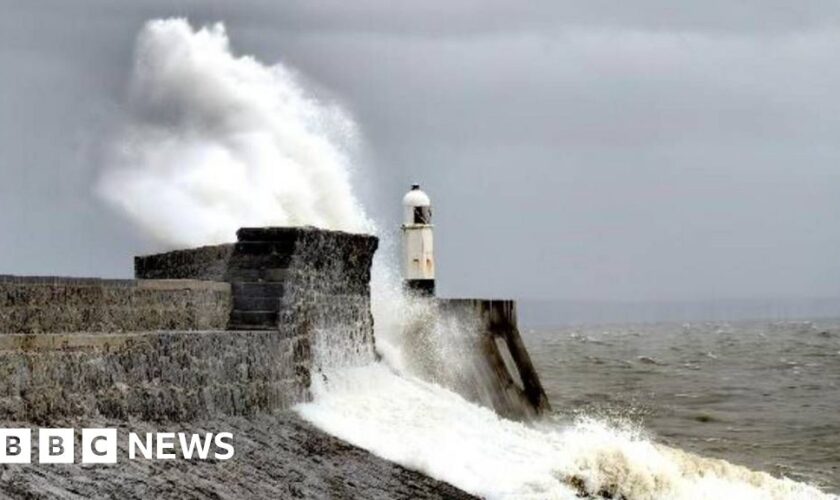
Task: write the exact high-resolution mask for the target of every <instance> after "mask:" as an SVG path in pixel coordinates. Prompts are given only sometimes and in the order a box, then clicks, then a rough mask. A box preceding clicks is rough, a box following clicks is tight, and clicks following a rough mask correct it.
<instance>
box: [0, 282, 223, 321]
mask: <svg viewBox="0 0 840 500" xmlns="http://www.w3.org/2000/svg"><path fill="white" fill-rule="evenodd" d="M231 307H232V300H231V293H230V285H229V284H227V283H213V282H207V281H195V280H163V281H160V280H155V281H147V280H106V279H98V278H61V277H41V276H0V334H2V333H57V332H108V333H119V332H136V331H150V330H223V329H225V327H226V326H227V323H228V317H229V315H230V310H231Z"/></svg>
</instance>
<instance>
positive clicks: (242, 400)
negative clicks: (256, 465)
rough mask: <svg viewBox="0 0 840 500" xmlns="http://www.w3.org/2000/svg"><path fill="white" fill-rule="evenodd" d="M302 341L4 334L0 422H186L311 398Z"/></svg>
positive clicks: (259, 334) (271, 336) (246, 335)
mask: <svg viewBox="0 0 840 500" xmlns="http://www.w3.org/2000/svg"><path fill="white" fill-rule="evenodd" d="M309 364H310V358H309V353H308V346H307V345H306V343H304V342H301V341H300V340H299V339H294V338H283V337H280V336H279V335H277V334H276V333H274V332H268V331H253V332H247V331H241V332H225V331H205V332H177V331H157V332H134V333H122V334H100V333H67V334H37V335H31V334H8V335H0V419H3V420H22V421H29V422H35V423H38V424H50V423H51V422H56V421H62V420H63V419H66V418H99V417H104V418H114V419H121V420H128V419H129V418H136V419H141V420H148V421H175V422H187V421H191V420H194V419H197V418H209V417H214V416H219V415H244V416H249V415H254V414H257V413H261V412H273V411H276V410H282V409H284V408H288V407H289V406H291V405H292V404H295V403H297V402H299V401H302V400H304V399H305V398H306V397H307V389H308V386H309Z"/></svg>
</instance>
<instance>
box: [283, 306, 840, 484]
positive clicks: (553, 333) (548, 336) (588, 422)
mask: <svg viewBox="0 0 840 500" xmlns="http://www.w3.org/2000/svg"><path fill="white" fill-rule="evenodd" d="M379 295H381V294H379V293H377V294H375V296H379ZM417 307H418V305H417V304H412V302H411V301H406V300H401V299H399V297H398V296H395V295H387V296H385V299H384V300H383V297H381V296H379V297H378V299H377V301H376V304H375V307H374V315H375V317H376V336H377V337H376V349H377V351H378V352H379V354H380V356H381V358H380V359H378V360H356V361H353V362H349V363H348V362H347V360H344V359H326V360H325V362H323V363H321V365H320V366H321V369H319V370H318V371H316V372H314V373H313V382H312V392H313V401H312V402H310V403H305V404H302V405H299V406H297V407H296V411H297V412H298V413H299V414H300V415H301V416H302V417H303V418H305V419H306V420H308V421H310V422H312V423H313V424H314V425H315V426H317V427H318V428H320V429H322V430H323V431H325V432H327V433H329V434H332V435H334V436H337V437H339V438H340V439H343V440H345V441H347V442H349V443H351V444H354V445H356V446H359V447H361V448H364V449H366V450H369V451H371V452H372V453H374V454H376V455H378V456H380V457H383V458H385V459H387V460H391V461H393V462H396V463H399V464H401V465H403V466H406V467H408V468H411V469H414V470H418V471H421V472H424V473H426V474H428V475H429V476H431V477H434V478H436V479H440V480H443V481H446V482H448V483H450V484H453V485H455V486H457V487H459V488H461V489H463V490H465V491H467V492H470V493H473V494H475V495H478V496H480V497H482V498H488V499H552V498H557V499H575V498H580V497H581V496H585V497H589V498H623V499H626V500H631V499H633V500H637V499H639V500H640V499H660V498H668V499H692V500H693V499H701V498H707V499H715V500H718V499H720V498H738V499H779V500H781V499H809V500H810V499H819V498H837V497H835V496H834V495H832V494H831V489H832V488H833V484H834V483H831V481H830V477H829V476H830V475H831V473H832V472H831V471H832V469H831V465H830V463H829V459H828V455H830V454H831V453H832V450H833V449H835V448H836V446H832V445H831V443H824V444H825V446H824V447H822V448H819V449H817V446H814V447H813V448H811V451H810V453H822V454H823V455H824V460H823V462H822V464H821V466H820V467H818V468H814V467H810V468H809V467H807V466H804V465H796V464H794V465H789V464H793V461H790V462H779V461H773V459H772V458H770V456H769V454H766V453H764V452H763V451H761V450H756V449H755V443H754V442H752V441H751V437H750V436H749V435H748V433H747V432H755V429H754V428H753V426H752V424H751V422H750V421H749V420H748V419H749V418H755V416H751V417H744V416H743V415H744V414H745V413H747V412H742V410H740V409H738V408H741V406H739V405H740V404H742V403H741V402H738V401H735V404H734V405H733V406H732V407H729V406H726V405H721V407H719V408H718V407H711V406H709V405H710V404H711V403H712V402H715V401H719V400H720V399H721V395H720V393H721V392H727V393H728V391H730V390H731V391H734V394H736V396H734V397H735V399H736V400H737V399H738V396H737V395H738V394H741V392H740V391H746V390H762V389H757V388H756V387H755V386H752V385H750V382H749V381H747V380H744V384H741V383H740V382H732V383H730V384H728V385H725V387H727V389H725V390H724V391H721V390H720V389H719V387H720V386H721V383H720V382H719V381H717V380H716V379H714V378H709V379H706V380H704V381H702V382H698V380H699V379H700V378H702V377H703V375H702V374H701V375H698V376H695V372H696V371H699V370H697V368H695V367H696V366H703V363H704V362H705V360H706V359H708V360H721V359H722V358H721V356H720V355H719V354H718V353H717V351H718V350H720V349H721V348H722V347H725V346H729V347H731V346H732V345H733V341H732V340H721V341H718V342H717V343H716V342H715V341H714V340H712V338H711V337H710V336H709V335H719V336H721V335H726V334H725V333H723V332H724V331H728V330H727V329H732V328H733V327H732V326H731V325H729V326H724V325H719V326H714V327H712V326H702V327H701V326H698V327H692V326H688V325H686V326H685V327H684V328H683V327H682V326H680V325H676V327H674V326H671V327H662V328H663V329H662V330H661V331H662V332H664V333H662V334H660V338H659V339H658V340H656V339H654V338H653V335H654V334H653V333H652V332H651V331H645V330H641V329H640V328H641V327H616V328H614V329H613V330H609V329H603V328H594V329H589V328H587V329H565V328H554V329H544V330H529V331H526V332H524V334H525V335H524V336H525V341H526V343H527V344H528V347H529V349H530V350H531V353H532V356H533V358H534V361H535V363H536V365H537V368H538V370H539V371H540V373H541V376H542V377H543V380H544V383H545V385H546V387H547V389H548V392H549V397H550V398H551V399H552V404H553V406H554V407H555V409H556V411H555V412H554V413H553V414H551V415H546V416H545V417H544V418H541V419H539V420H537V421H532V422H517V421H512V420H507V419H505V418H501V417H500V416H499V415H497V414H496V413H494V412H493V411H492V410H490V409H488V408H486V407H484V406H481V405H477V404H474V403H472V402H470V401H467V400H466V399H464V398H463V397H461V396H460V395H459V393H458V391H457V390H455V388H454V387H450V386H449V384H448V382H447V381H448V380H452V379H453V377H450V376H449V375H451V373H449V372H451V371H453V370H455V371H457V370H465V374H466V373H467V372H469V370H470V364H469V363H468V362H464V361H465V360H464V359H461V358H460V357H459V356H458V351H457V349H454V350H453V349H452V348H451V347H452V344H451V341H452V339H456V338H457V337H459V336H462V335H467V334H468V332H461V331H459V330H458V328H452V327H451V325H448V324H446V321H444V320H443V319H442V318H439V317H437V316H436V315H435V314H433V313H431V314H428V313H429V312H430V311H425V314H418V312H423V311H416V310H415V309H416V308H417ZM417 321H420V322H430V321H431V322H436V323H440V324H438V325H436V327H435V328H431V329H428V331H430V332H433V338H431V339H425V340H426V341H424V342H422V343H418V342H412V341H411V339H410V338H406V337H407V336H410V335H412V334H411V333H410V332H414V331H416V330H415V329H413V328H410V327H409V328H407V326H411V325H412V324H413V323H414V322H417ZM657 328H659V327H657ZM674 328H676V331H678V332H682V335H684V334H685V332H684V330H688V331H690V332H691V333H690V334H689V336H688V337H686V336H681V337H676V338H674V339H669V337H668V335H676V333H674ZM692 328H694V329H697V330H698V331H697V332H696V333H695V332H694V330H692ZM785 328H790V325H788V326H786V327H785ZM803 328H805V327H803ZM808 328H810V325H808ZM719 330H720V332H718V331H719ZM659 331H660V330H657V332H659ZM809 331H810V330H809ZM834 331H835V330H832V331H829V332H827V333H825V334H824V333H822V331H816V332H811V333H812V334H813V335H816V339H817V342H823V341H824V337H825V336H826V335H827V336H828V337H827V338H829V339H834V337H833V335H834V333H833V332H834ZM611 332H615V333H611ZM644 332H646V334H647V336H644V335H643V333H644ZM734 333H735V332H733V334H734ZM762 335H767V333H762V332H761V331H756V332H755V338H756V339H761V338H762ZM322 338H323V339H327V338H329V336H318V337H316V342H315V345H314V350H315V351H316V352H318V351H324V352H325V353H326V352H330V350H329V349H328V348H327V347H328V346H325V345H321V344H323V342H322V341H321V340H319V339H322ZM720 338H721V339H722V338H723V337H720ZM746 339H747V337H745V336H742V337H739V338H738V340H736V341H734V345H740V344H739V343H743V342H746ZM674 341H679V342H683V343H686V345H683V346H682V347H678V348H676V349H671V348H670V347H669V345H668V342H674ZM634 342H636V343H639V346H634V344H633V343H634ZM823 345H824V344H823ZM642 346H648V347H647V348H645V347H642ZM654 346H655V347H654ZM593 349H594V350H593ZM833 349H834V350H833V351H831V352H832V353H833V354H836V353H837V350H838V349H840V348H833ZM754 350H755V348H754V347H749V346H741V347H738V348H734V349H731V350H730V352H731V353H732V355H734V356H736V357H739V359H740V358H743V357H745V356H747V355H749V354H750V353H751V352H752V351H754ZM683 351H685V352H686V353H691V354H685V355H682V354H681V352H683ZM735 351H740V354H735ZM817 352H822V353H823V354H824V353H825V352H827V351H826V349H824V348H823V349H817ZM327 358H329V356H327ZM429 358H432V359H443V360H446V362H445V363H432V366H440V367H443V369H444V371H445V372H446V373H436V372H434V370H433V371H431V372H429V371H428V370H420V371H418V370H416V369H414V367H415V366H416V363H414V362H412V361H416V360H418V359H429ZM724 359H725V357H724ZM832 362H833V361H832ZM778 363H781V364H782V365H783V366H784V367H785V368H784V369H788V368H790V369H792V368H791V367H792V366H793V365H789V364H788V361H779V362H773V363H770V365H771V368H770V370H772V369H773V368H772V366H773V365H775V364H778ZM804 363H806V362H803V366H804ZM723 364H724V363H723V362H721V366H722V365H723ZM603 365H607V367H606V368H604V369H603V370H602V367H603ZM671 365H679V367H677V366H674V367H673V373H668V372H667V371H663V370H664V369H665V368H667V367H668V366H671ZM821 366H824V365H821ZM834 366H835V368H836V365H834ZM809 367H810V366H809ZM711 369H712V370H714V372H715V377H724V378H726V377H729V376H730V375H725V372H726V369H724V368H722V367H718V368H711ZM752 369H753V368H749V367H748V368H744V370H747V371H750V370H752ZM825 369H826V370H827V371H825V372H821V375H820V376H821V377H822V379H823V380H825V379H826V378H827V376H828V374H830V372H831V368H830V367H825ZM683 371H684V372H683ZM835 372H836V370H835ZM674 373H680V374H682V373H686V374H687V379H686V380H684V381H683V383H682V384H681V385H679V384H678V385H668V384H674V380H673V379H676V378H679V377H678V376H677V375H675V374H674ZM655 374H659V375H655ZM651 375H653V376H658V377H659V378H660V380H661V382H660V383H659V385H658V386H656V384H655V383H654V382H651V383H653V384H654V386H656V387H657V389H656V391H670V392H671V393H672V394H670V396H667V397H668V398H672V399H667V401H666V400H665V399H663V400H662V401H663V403H662V404H663V405H666V406H665V408H666V409H665V410H657V406H656V405H657V404H658V400H657V399H656V396H652V395H651V394H650V392H651V391H649V390H646V389H644V387H645V385H644V384H641V383H640V382H639V381H640V380H642V379H644V377H646V376H651ZM680 376H682V375H680ZM731 376H732V377H734V378H736V379H744V378H745V376H744V375H743V374H740V371H739V370H735V372H734V373H733V374H732V375H731ZM755 376H757V377H758V378H764V379H765V380H763V382H764V383H766V382H767V381H766V379H767V378H769V377H761V375H755ZM459 378H462V377H454V379H459ZM695 382H697V383H695ZM774 387H775V386H774ZM711 389H714V390H711ZM769 390H771V391H772V390H773V389H772V388H771V389H769ZM835 390H836V387H835ZM815 393H820V391H815ZM821 394H822V396H824V397H826V398H827V399H826V400H825V401H821V402H820V401H818V399H819V398H818V397H816V396H814V397H813V398H812V399H813V400H817V401H816V402H817V403H819V404H822V405H827V402H826V401H828V400H830V395H829V394H828V393H826V392H825V391H823V392H822V393H821ZM724 399H726V398H724ZM835 399H836V398H835ZM683 400H685V401H683ZM704 401H705V402H707V403H709V404H708V405H704V403H703V402H704ZM674 402H676V403H674ZM669 404H670V405H671V406H668V405H669ZM675 404H679V405H685V409H676V410H675V409H674V408H675V407H676V406H675ZM692 405H697V406H695V407H694V408H692ZM698 406H702V407H703V408H704V410H703V411H702V412H700V411H699V410H698V409H697V407H698ZM771 406H772V405H771ZM724 409H729V410H730V412H729V413H726V412H724V411H723V410H724ZM751 411H752V412H754V413H755V414H758V415H759V416H760V414H761V413H762V411H763V410H762V409H760V408H755V409H753V410H751ZM764 411H767V409H766V407H765V410H764ZM657 412H661V414H663V415H665V414H667V413H669V412H673V413H674V415H677V414H679V415H682V416H681V417H674V416H671V417H670V418H671V419H672V420H673V421H670V420H668V419H665V420H663V422H664V423H666V424H668V425H664V424H663V425H662V426H661V427H660V426H659V425H658V424H656V423H655V422H654V423H652V421H651V420H650V419H651V417H652V416H654V415H657ZM739 412H741V413H739ZM794 413H795V412H794ZM751 414H752V413H751ZM830 414H831V411H830V410H828V409H827V406H826V407H825V408H824V411H823V416H824V417H825V418H826V419H829V418H831V416H830ZM718 422H730V423H732V422H734V423H732V425H727V424H725V423H721V427H722V429H723V430H724V431H726V432H730V433H733V434H736V435H738V436H739V437H738V439H739V441H737V442H735V441H731V440H729V441H728V442H727V443H728V444H724V443H723V442H724V441H727V440H728V439H729V437H728V435H726V432H723V433H722V434H721V435H722V436H723V437H720V436H719V435H712V433H703V432H701V431H699V430H697V429H696V426H698V425H701V424H703V425H705V424H709V425H714V424H717V423H718ZM826 425H827V426H828V425H836V424H834V423H833V422H832V423H830V424H829V423H827V424H826ZM686 427H690V429H686ZM663 429H666V430H663ZM727 429H729V430H727ZM739 432H740V433H741V434H739ZM826 432H828V431H826ZM771 434H773V432H771ZM803 434H807V431H803ZM775 435H776V437H777V438H779V439H781V438H780V437H779V436H781V433H779V432H778V431H776V432H775ZM820 436H822V434H820ZM822 437H826V436H822ZM826 438H827V439H831V437H830V436H827V437H826ZM788 439H791V438H788ZM812 439H820V438H814V436H812ZM835 439H836V438H835ZM835 443H836V441H835ZM768 447H769V448H770V449H772V448H773V445H772V444H768ZM722 450H725V451H726V452H725V453H724V452H722ZM765 459H769V462H768V461H767V460H765ZM814 461H815V462H816V461H819V460H814ZM768 463H769V464H770V465H771V466H767V464H768ZM777 463H778V464H777ZM785 467H788V468H785Z"/></svg>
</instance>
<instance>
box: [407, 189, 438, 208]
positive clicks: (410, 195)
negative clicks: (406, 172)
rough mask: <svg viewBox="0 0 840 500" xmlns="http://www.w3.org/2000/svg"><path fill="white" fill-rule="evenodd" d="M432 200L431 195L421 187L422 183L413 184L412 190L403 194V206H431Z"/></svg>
mask: <svg viewBox="0 0 840 500" xmlns="http://www.w3.org/2000/svg"><path fill="white" fill-rule="evenodd" d="M431 205H432V201H431V200H430V199H429V195H427V194H426V193H424V192H423V191H422V190H421V189H420V184H412V185H411V191H409V192H407V193H406V194H405V196H403V206H405V207H429V206H431Z"/></svg>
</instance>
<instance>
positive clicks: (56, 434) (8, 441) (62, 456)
mask: <svg viewBox="0 0 840 500" xmlns="http://www.w3.org/2000/svg"><path fill="white" fill-rule="evenodd" d="M0 444H2V446H0V464H28V463H30V462H31V460H32V429H25V428H18V429H0ZM81 444H82V463H87V464H115V463H117V430H116V429H82V443H81ZM75 447H76V439H75V431H74V429H38V461H39V462H40V463H42V464H72V463H73V462H75V451H76V450H75Z"/></svg>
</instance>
